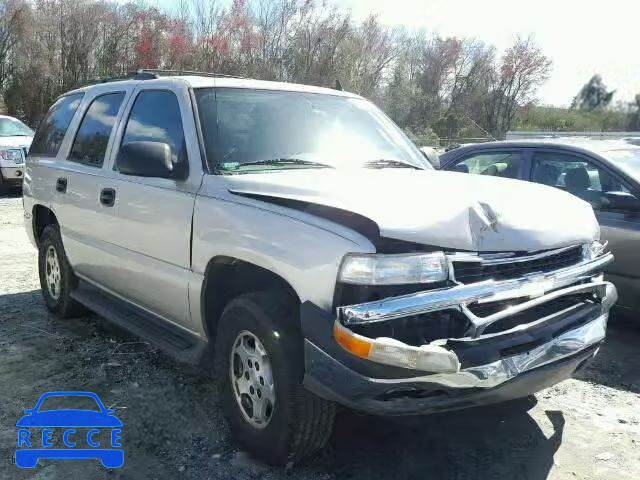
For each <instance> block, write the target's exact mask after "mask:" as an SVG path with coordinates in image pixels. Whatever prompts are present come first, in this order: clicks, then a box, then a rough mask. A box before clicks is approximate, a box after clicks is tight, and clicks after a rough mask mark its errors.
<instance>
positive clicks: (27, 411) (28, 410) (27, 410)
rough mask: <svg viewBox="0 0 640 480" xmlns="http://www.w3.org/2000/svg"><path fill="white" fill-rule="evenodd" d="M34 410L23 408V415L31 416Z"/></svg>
mask: <svg viewBox="0 0 640 480" xmlns="http://www.w3.org/2000/svg"><path fill="white" fill-rule="evenodd" d="M34 410H35V409H34V408H25V410H24V413H27V414H32V413H33V411H34Z"/></svg>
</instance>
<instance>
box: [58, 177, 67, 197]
mask: <svg viewBox="0 0 640 480" xmlns="http://www.w3.org/2000/svg"><path fill="white" fill-rule="evenodd" d="M56 191H58V192H60V193H65V192H66V191H67V179H66V178H64V177H60V178H58V180H56Z"/></svg>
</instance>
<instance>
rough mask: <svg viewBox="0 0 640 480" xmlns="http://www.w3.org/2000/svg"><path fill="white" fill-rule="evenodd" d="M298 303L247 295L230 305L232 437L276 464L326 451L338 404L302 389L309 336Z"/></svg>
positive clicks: (226, 341) (226, 398) (224, 351)
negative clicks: (301, 322) (305, 336)
mask: <svg viewBox="0 0 640 480" xmlns="http://www.w3.org/2000/svg"><path fill="white" fill-rule="evenodd" d="M295 307H296V303H295V302H294V301H292V300H291V299H290V298H289V297H288V296H286V295H282V294H280V293H279V292H256V293H248V294H244V295H240V296H239V297H237V298H235V299H234V300H232V301H231V302H230V303H229V305H228V306H227V307H226V308H225V310H224V312H223V314H222V317H221V318H220V321H219V323H218V332H217V336H216V369H217V375H218V379H219V382H220V383H221V387H222V401H223V408H224V412H225V415H226V417H227V419H228V420H229V423H230V425H231V429H232V434H233V435H234V436H235V437H236V438H237V439H238V441H239V442H240V443H241V444H242V445H243V446H245V447H246V448H247V449H248V450H249V451H251V453H253V454H255V455H257V456H259V457H260V458H262V459H264V460H266V461H267V462H270V463H276V464H283V463H288V462H297V461H299V460H301V459H303V458H305V457H308V456H310V455H311V454H313V453H314V452H316V451H317V450H319V449H321V448H322V447H323V446H324V445H325V443H326V442H327V440H328V438H329V435H330V434H331V430H332V428H333V419H334V415H335V405H334V404H333V403H332V402H329V401H327V400H324V399H321V398H319V397H317V396H315V395H314V394H312V393H311V392H309V391H308V390H306V389H305V388H304V387H303V386H302V377H303V375H304V367H303V366H304V354H303V338H302V335H301V334H300V330H299V326H298V325H299V323H298V320H297V313H296V308H295Z"/></svg>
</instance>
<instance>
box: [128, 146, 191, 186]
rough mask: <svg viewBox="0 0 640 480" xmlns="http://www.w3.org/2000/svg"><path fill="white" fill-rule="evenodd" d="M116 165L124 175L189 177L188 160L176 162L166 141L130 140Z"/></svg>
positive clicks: (182, 178)
mask: <svg viewBox="0 0 640 480" xmlns="http://www.w3.org/2000/svg"><path fill="white" fill-rule="evenodd" d="M116 166H117V168H118V171H119V172H120V173H122V174H123V175H136V176H138V177H157V178H174V179H176V180H184V179H185V178H186V177H187V173H188V172H187V168H186V162H181V163H180V164H175V163H173V161H172V160H171V147H170V146H169V144H167V143H164V142H152V141H138V142H129V143H126V144H124V145H122V147H120V151H119V152H118V156H117V157H116Z"/></svg>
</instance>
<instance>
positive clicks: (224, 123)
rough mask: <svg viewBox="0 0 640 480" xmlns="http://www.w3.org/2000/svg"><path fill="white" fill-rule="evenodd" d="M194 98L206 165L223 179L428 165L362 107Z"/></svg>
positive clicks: (273, 98) (270, 97)
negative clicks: (266, 172)
mask: <svg viewBox="0 0 640 480" xmlns="http://www.w3.org/2000/svg"><path fill="white" fill-rule="evenodd" d="M196 97H197V100H198V109H199V114H200V118H201V122H202V128H203V135H204V141H205V147H206V150H207V157H208V158H209V160H210V161H211V162H215V163H216V164H217V166H218V169H219V170H221V171H223V172H227V173H234V172H237V173H246V172H249V171H252V172H254V171H262V170H265V169H269V170H271V169H283V168H317V167H322V166H325V167H332V168H345V167H346V168H354V167H362V166H366V164H367V163H368V162H378V163H376V164H375V165H376V166H378V167H384V166H388V162H387V164H384V163H380V161H381V160H384V161H392V162H394V163H392V164H391V166H396V167H398V166H403V164H406V165H408V166H422V168H424V164H425V163H427V162H425V160H424V158H423V157H422V156H421V155H422V154H421V153H420V152H419V151H418V149H417V148H416V146H415V145H414V144H413V143H411V141H410V140H409V139H408V138H407V137H406V136H405V135H404V133H403V132H402V131H401V130H400V129H399V128H398V127H397V126H396V125H395V124H394V123H393V122H392V121H391V120H390V119H389V118H388V117H387V116H385V115H384V114H383V113H382V112H381V111H380V110H379V109H378V108H376V107H375V106H374V105H373V104H372V103H370V102H368V101H366V100H363V99H358V98H349V97H344V96H338V95H327V94H316V93H302V92H288V91H272V90H250V89H241V88H240V89H235V88H221V89H217V90H215V91H214V89H212V88H207V89H199V90H197V91H196ZM274 160H275V161H280V163H278V162H274ZM283 160H289V162H284V161H283ZM293 161H298V162H297V163H295V162H293ZM256 162H258V163H259V162H267V164H258V165H255V163H256ZM249 163H251V165H250V164H249Z"/></svg>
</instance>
